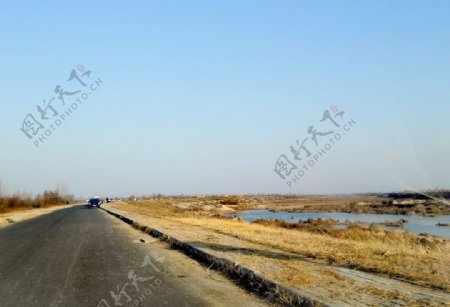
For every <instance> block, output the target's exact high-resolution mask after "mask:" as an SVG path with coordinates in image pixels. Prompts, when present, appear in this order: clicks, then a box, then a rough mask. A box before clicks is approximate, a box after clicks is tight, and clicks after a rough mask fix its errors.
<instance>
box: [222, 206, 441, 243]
mask: <svg viewBox="0 0 450 307" xmlns="http://www.w3.org/2000/svg"><path fill="white" fill-rule="evenodd" d="M233 215H234V214H233V213H232V214H228V216H233ZM236 215H237V216H239V217H240V218H242V219H244V220H246V221H249V222H253V221H255V220H257V219H278V220H284V221H286V222H292V223H296V222H298V220H299V219H302V220H305V219H309V218H313V219H317V218H323V219H327V218H333V219H335V220H338V221H340V222H344V221H350V222H358V221H359V222H365V223H382V222H384V221H390V222H395V221H398V220H400V219H404V220H407V221H408V223H406V224H405V225H404V228H405V229H408V230H409V231H411V232H413V233H416V234H419V233H429V234H431V235H435V236H439V237H443V238H450V227H440V226H436V223H450V215H440V216H436V217H428V216H420V215H389V214H357V213H335V212H332V213H330V212H317V213H295V212H286V211H280V212H271V211H268V210H251V211H246V212H241V213H236Z"/></svg>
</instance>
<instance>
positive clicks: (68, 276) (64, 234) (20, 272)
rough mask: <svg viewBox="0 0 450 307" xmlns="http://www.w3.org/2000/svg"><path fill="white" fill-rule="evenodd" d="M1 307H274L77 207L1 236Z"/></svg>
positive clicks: (14, 227) (125, 227)
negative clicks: (269, 306) (268, 306)
mask: <svg viewBox="0 0 450 307" xmlns="http://www.w3.org/2000/svg"><path fill="white" fill-rule="evenodd" d="M141 238H143V239H145V240H146V242H145V243H143V242H141V241H140V239H141ZM122 290H123V291H122ZM119 304H120V305H119ZM0 306H1V307H6V306H20V307H26V306H83V307H84V306H105V307H107V306H111V307H112V306H177V307H182V306H267V304H266V303H264V302H262V301H261V300H259V299H258V298H256V297H254V296H253V295H251V294H249V293H247V292H245V291H244V290H242V289H240V288H239V287H237V286H236V285H234V284H233V283H232V282H231V281H229V280H227V279H225V278H224V277H222V276H220V275H218V274H216V273H214V272H211V271H209V270H207V268H205V267H202V266H201V265H199V264H197V263H196V262H195V261H193V260H191V259H189V258H188V257H186V256H184V255H182V254H180V253H179V252H177V251H173V250H170V249H169V248H168V247H167V245H166V244H165V243H162V242H159V241H158V240H155V239H153V238H151V237H150V236H147V235H144V234H142V233H140V232H138V231H137V230H134V229H132V227H130V226H128V225H126V224H124V223H123V222H121V221H119V220H117V219H115V218H113V217H112V216H110V215H108V214H107V213H106V212H104V211H102V210H99V209H86V208H85V207H84V206H76V207H72V208H67V209H63V210H59V211H56V212H53V213H50V214H47V215H43V216H40V217H37V218H34V219H32V220H28V221H23V222H20V223H17V224H12V225H10V226H7V227H5V228H2V229H0Z"/></svg>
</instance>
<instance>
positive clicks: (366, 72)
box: [0, 0, 450, 197]
mask: <svg viewBox="0 0 450 307" xmlns="http://www.w3.org/2000/svg"><path fill="white" fill-rule="evenodd" d="M449 16H450V1H412V0H408V1H261V0H258V1H162V0H161V1H1V2H0V50H1V51H0V52H1V53H0V55H1V56H0V69H1V73H0V103H1V107H2V112H1V113H2V114H1V121H0V128H1V129H0V136H1V141H2V142H1V150H0V179H1V180H2V182H3V185H4V186H5V187H6V189H7V191H8V192H9V193H14V192H17V191H20V192H28V193H37V192H40V191H42V190H43V189H50V188H55V187H56V185H57V184H60V183H65V184H67V186H68V188H69V190H70V191H71V192H73V193H74V194H75V195H77V196H85V197H87V196H90V195H94V194H95V195H103V196H108V195H111V196H112V195H130V194H136V195H142V194H152V193H168V194H182V193H184V194H192V193H198V194H211V193H220V194H222V193H223V194H234V193H239V194H241V193H352V192H376V191H392V190H405V189H430V188H450V177H449V174H450V142H449V139H450V121H449V115H450V18H449ZM78 64H82V65H84V67H85V68H86V70H91V75H89V76H84V77H83V80H85V81H86V82H87V84H88V86H89V84H90V83H91V82H92V81H94V80H97V79H98V78H100V79H101V80H102V81H103V83H102V84H101V86H100V87H98V88H97V90H96V91H95V92H94V93H93V94H92V95H91V96H89V98H88V99H87V100H86V102H84V103H83V104H82V105H80V106H79V108H78V109H77V110H76V111H74V112H73V114H71V115H70V116H69V118H67V119H65V120H64V122H63V124H62V125H61V126H59V127H57V129H55V131H52V132H51V135H50V136H49V137H48V138H47V140H45V142H44V143H41V144H39V147H36V146H35V145H34V144H33V140H30V139H29V138H28V137H27V136H26V135H25V133H23V132H22V131H21V130H20V128H21V127H22V123H23V121H24V119H25V117H26V116H27V114H29V113H30V114H33V115H34V117H35V118H36V119H39V120H40V121H43V120H42V119H41V118H40V113H39V112H38V111H37V106H41V107H43V100H44V99H47V101H48V100H49V99H51V98H52V97H54V96H55V95H56V94H55V87H56V86H57V85H61V86H62V87H63V88H64V90H67V91H69V90H72V91H75V89H76V85H77V82H76V80H72V81H70V82H68V81H67V79H68V77H69V73H70V72H71V70H72V69H77V65H78ZM79 67H80V66H79ZM81 70H82V69H80V68H79V69H78V71H77V73H81ZM78 85H79V86H78V88H77V89H80V88H79V87H80V84H79V83H78ZM77 95H78V94H76V95H75V94H74V95H72V96H69V95H66V96H65V97H66V99H67V100H68V101H70V99H72V97H77ZM69 104H70V102H69V103H67V105H66V106H69ZM331 105H334V106H336V108H337V110H339V111H341V110H344V111H345V114H344V116H343V117H342V118H340V117H339V118H338V119H339V123H341V124H343V123H345V122H347V121H348V120H350V119H353V120H354V121H355V122H356V124H355V125H354V126H352V128H351V130H350V131H348V132H347V133H345V136H343V137H342V138H341V139H340V140H339V142H337V143H336V144H335V145H333V146H332V148H331V149H330V150H329V151H327V152H326V155H324V156H323V157H320V159H318V161H316V162H314V166H313V167H312V168H311V169H309V171H307V172H306V171H305V174H303V176H302V177H301V178H300V179H299V180H298V181H297V182H295V183H294V184H292V185H291V187H288V184H287V181H288V180H289V178H287V179H285V180H283V179H281V177H280V176H279V175H277V173H276V172H275V171H274V167H275V163H276V161H277V159H278V157H279V156H280V155H281V154H285V155H286V157H287V158H288V159H289V160H290V161H291V162H298V164H297V166H298V168H297V169H296V170H295V171H293V172H292V173H291V175H293V174H294V173H295V172H297V171H298V170H299V169H301V167H302V165H303V164H304V163H306V162H307V161H308V159H306V158H303V160H302V161H296V160H294V157H293V153H292V152H291V150H290V146H294V147H298V146H296V141H297V140H300V141H303V139H305V138H307V137H310V136H311V135H309V134H308V132H307V130H308V127H309V126H311V125H313V126H315V127H316V128H317V130H318V131H319V132H320V131H321V132H328V131H327V130H331V129H328V128H330V127H332V126H330V125H328V126H320V125H321V124H327V123H326V122H322V123H321V122H320V120H321V118H322V115H323V113H324V111H325V110H329V112H330V114H335V113H337V112H333V111H330V106H331ZM54 106H55V108H56V107H58V108H61V107H62V104H61V102H60V101H56V102H54ZM336 108H334V110H336ZM61 110H62V111H61ZM63 110H64V109H59V110H56V111H57V112H58V114H60V113H64V111H63ZM48 116H49V117H51V113H48ZM58 116H59V115H58ZM55 118H56V117H55ZM52 119H53V118H52ZM50 122H51V120H48V121H47V122H46V123H50ZM328 123H330V122H329V121H328ZM340 129H342V125H341V127H340ZM42 133H43V130H41V131H40V132H39V134H42ZM332 135H333V134H332ZM332 135H330V136H332ZM327 139H328V136H327V137H322V136H320V137H318V140H320V142H321V144H320V146H322V145H323V144H324V141H326V140H327ZM309 142H311V140H309ZM311 144H312V145H311ZM309 146H312V147H313V146H314V143H309ZM320 146H319V147H318V148H320ZM310 148H311V147H310ZM311 157H312V156H311ZM311 157H310V158H311ZM297 174H298V173H297Z"/></svg>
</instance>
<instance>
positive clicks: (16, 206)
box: [0, 191, 73, 213]
mask: <svg viewBox="0 0 450 307" xmlns="http://www.w3.org/2000/svg"><path fill="white" fill-rule="evenodd" d="M72 201H73V197H71V196H61V195H59V193H58V192H53V191H45V192H44V193H43V194H42V195H41V194H39V195H37V196H36V197H34V198H32V197H30V196H26V195H14V196H11V197H1V198H0V213H6V212H12V211H17V210H27V209H33V208H46V207H51V206H58V205H64V204H69V203H70V202H72Z"/></svg>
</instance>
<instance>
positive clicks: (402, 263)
mask: <svg viewBox="0 0 450 307" xmlns="http://www.w3.org/2000/svg"><path fill="white" fill-rule="evenodd" d="M177 201H179V200H157V201H138V202H131V203H130V204H121V205H120V206H118V208H120V209H124V210H130V211H133V212H137V213H140V214H144V215H148V216H152V217H160V218H164V219H166V220H170V221H174V222H177V223H183V224H184V225H189V226H195V227H201V228H203V229H208V230H211V231H214V232H216V233H219V234H226V235H230V236H233V237H236V238H239V239H242V240H246V241H248V242H252V243H257V244H261V245H264V246H267V247H272V248H276V249H279V250H283V251H285V252H289V253H294V254H298V255H301V256H305V257H308V258H311V259H316V260H322V261H326V262H328V263H330V264H334V265H337V266H343V267H350V268H358V269H360V270H363V271H367V272H376V273H381V274H385V275H388V276H391V277H399V278H402V279H406V280H409V281H412V282H415V283H419V284H423V285H428V286H432V287H435V288H439V289H444V290H446V291H450V257H449V255H450V242H449V241H448V240H442V239H435V238H424V237H418V236H415V235H413V234H411V233H409V232H395V231H386V230H383V229H379V228H377V227H373V228H369V229H367V228H364V227H360V226H358V225H354V226H353V227H349V228H348V229H346V230H339V229H327V230H326V231H323V229H326V228H323V229H322V228H297V229H288V228H284V227H280V226H279V225H272V224H271V223H266V224H265V225H260V224H255V223H253V224H251V223H247V222H243V221H240V220H238V219H227V218H218V217H211V216H207V213H204V212H202V211H201V210H198V209H197V210H182V209H179V208H175V207H173V206H172V205H173V204H174V203H176V202H177ZM183 201H185V200H183ZM197 201H198V200H197ZM319 230H320V231H319Z"/></svg>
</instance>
